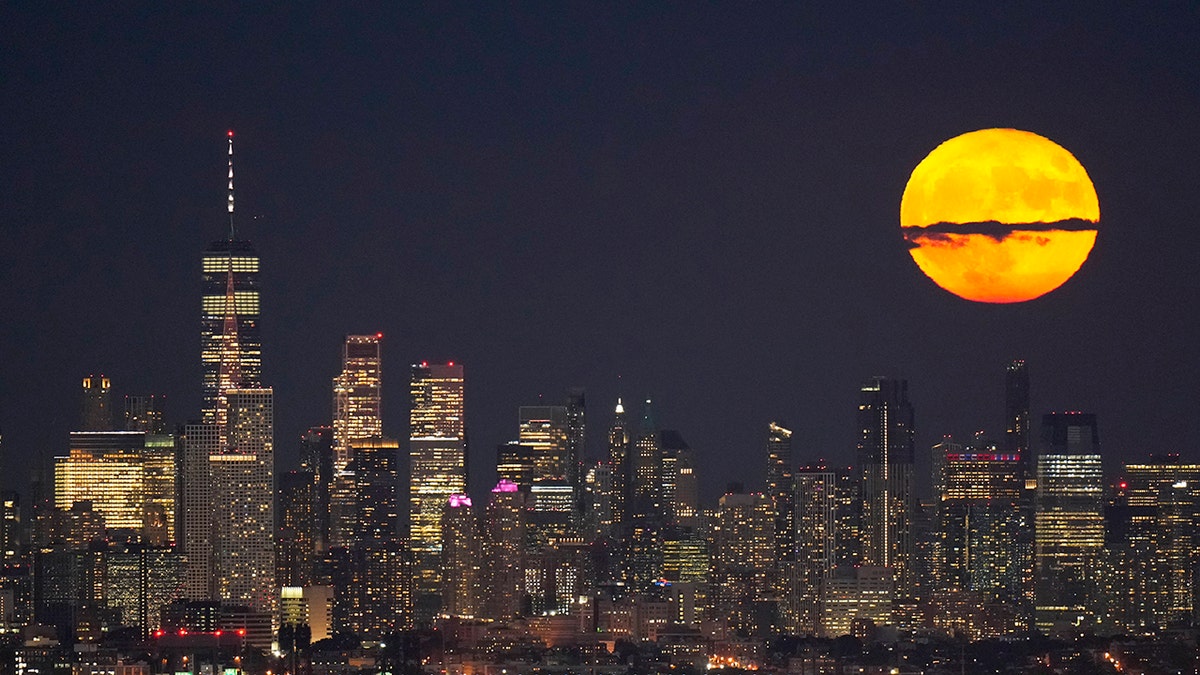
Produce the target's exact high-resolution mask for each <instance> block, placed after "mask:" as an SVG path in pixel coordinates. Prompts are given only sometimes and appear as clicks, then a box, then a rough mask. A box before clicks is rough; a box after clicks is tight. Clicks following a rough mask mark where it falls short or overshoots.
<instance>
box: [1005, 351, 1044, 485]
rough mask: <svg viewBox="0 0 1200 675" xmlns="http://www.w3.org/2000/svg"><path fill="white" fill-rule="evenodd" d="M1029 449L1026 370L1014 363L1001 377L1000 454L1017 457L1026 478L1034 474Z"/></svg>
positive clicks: (1018, 363)
mask: <svg viewBox="0 0 1200 675" xmlns="http://www.w3.org/2000/svg"><path fill="white" fill-rule="evenodd" d="M1031 449H1032V448H1030V447H1029V370H1028V369H1026V367H1025V362H1024V361H1022V360H1020V359H1017V360H1014V361H1011V362H1010V363H1009V364H1008V368H1006V369H1005V373H1004V453H1005V454H1007V455H1019V456H1020V457H1021V466H1022V467H1023V469H1024V472H1025V476H1024V477H1026V478H1033V477H1034V474H1035V473H1036V471H1035V467H1036V462H1034V458H1033V453H1032V452H1030V450H1031Z"/></svg>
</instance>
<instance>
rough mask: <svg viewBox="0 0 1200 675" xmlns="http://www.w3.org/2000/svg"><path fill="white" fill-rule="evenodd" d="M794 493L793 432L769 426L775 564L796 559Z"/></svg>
mask: <svg viewBox="0 0 1200 675" xmlns="http://www.w3.org/2000/svg"><path fill="white" fill-rule="evenodd" d="M795 494H796V493H795V489H794V486H793V485H792V430H791V429H786V428H784V427H782V426H780V425H778V424H776V423H774V422H771V423H770V424H768V425H767V497H769V498H770V499H771V504H772V507H773V508H774V509H775V560H776V561H777V562H784V561H788V560H794V559H795V557H796V552H795V550H796V528H795V525H794V523H795V518H796V514H795Z"/></svg>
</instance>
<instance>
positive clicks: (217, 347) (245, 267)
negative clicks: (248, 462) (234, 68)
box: [200, 132, 262, 437]
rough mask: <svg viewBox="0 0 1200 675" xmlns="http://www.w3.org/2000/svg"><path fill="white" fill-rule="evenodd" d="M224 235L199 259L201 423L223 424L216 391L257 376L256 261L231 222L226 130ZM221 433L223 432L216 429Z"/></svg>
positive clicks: (255, 382)
mask: <svg viewBox="0 0 1200 675" xmlns="http://www.w3.org/2000/svg"><path fill="white" fill-rule="evenodd" d="M228 138H229V152H228V160H229V161H228V165H229V177H228V178H229V186H228V195H227V200H226V202H227V204H226V206H227V210H228V212H229V236H228V238H226V239H222V240H220V241H215V242H213V243H212V244H211V245H209V247H208V249H207V250H206V251H205V252H204V255H203V256H202V258H201V272H202V283H203V296H202V298H201V326H200V361H201V365H202V368H203V373H204V386H203V405H202V408H201V415H202V419H201V421H202V422H204V423H207V424H216V425H218V426H219V427H223V426H224V423H225V420H224V415H225V414H224V413H223V412H222V411H221V409H222V408H223V407H224V406H225V405H227V402H225V401H224V400H223V396H222V392H223V390H224V389H228V388H231V387H245V388H252V387H257V386H259V385H260V383H261V380H262V338H261V337H260V327H259V279H258V275H259V259H258V254H257V253H256V252H255V251H254V247H253V246H252V245H251V244H250V242H249V241H246V240H243V239H238V238H237V232H236V230H235V229H234V225H233V132H229V137H228ZM221 436H222V437H224V433H223V432H222V433H221Z"/></svg>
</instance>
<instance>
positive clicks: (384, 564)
mask: <svg viewBox="0 0 1200 675" xmlns="http://www.w3.org/2000/svg"><path fill="white" fill-rule="evenodd" d="M351 445H352V446H353V447H352V449H351V454H352V455H353V457H354V460H353V461H352V462H351V465H352V466H351V469H352V472H353V474H354V481H355V492H356V494H355V500H354V503H355V504H357V506H358V509H357V517H356V518H355V521H356V524H357V528H358V531H357V533H356V534H355V537H354V540H355V547H357V548H358V549H359V550H360V551H361V560H362V565H363V568H362V574H361V577H360V579H361V581H360V583H359V584H358V586H357V587H356V588H355V589H354V592H356V593H358V594H359V596H360V598H359V602H358V603H357V607H358V609H359V612H360V614H359V616H358V617H356V619H357V622H356V623H357V625H356V626H355V627H356V629H357V631H356V632H358V633H360V634H363V635H365V636H368V637H371V638H374V639H378V638H380V637H383V636H384V635H387V634H388V633H390V632H392V631H396V630H401V629H404V628H407V627H409V626H410V625H411V621H412V607H411V605H410V600H411V596H410V594H409V589H408V587H407V585H406V584H407V583H408V581H409V578H410V575H409V574H408V573H406V572H407V571H408V570H406V569H405V568H406V562H407V557H408V556H407V555H406V553H405V551H404V550H403V547H402V546H401V540H400V534H399V532H398V525H399V517H400V507H399V503H398V501H397V499H398V496H397V481H398V476H397V472H396V465H397V462H398V460H399V457H398V456H397V455H398V453H399V451H400V444H399V443H398V442H397V441H396V440H394V439H391V438H382V437H378V438H361V439H357V440H354V441H352V442H351Z"/></svg>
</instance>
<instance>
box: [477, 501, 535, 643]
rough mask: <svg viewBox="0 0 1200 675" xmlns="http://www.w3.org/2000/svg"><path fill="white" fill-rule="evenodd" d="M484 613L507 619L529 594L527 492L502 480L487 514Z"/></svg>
mask: <svg viewBox="0 0 1200 675" xmlns="http://www.w3.org/2000/svg"><path fill="white" fill-rule="evenodd" d="M480 543H481V547H482V550H483V561H484V565H485V568H484V572H483V579H484V584H483V586H484V588H486V589H487V595H486V596H485V597H484V599H483V601H482V607H483V616H484V617H485V618H489V619H498V620H504V619H509V618H511V617H513V616H516V615H517V614H518V613H520V611H521V604H522V602H523V600H524V596H525V493H523V492H521V491H520V490H519V489H518V488H517V485H516V484H515V483H510V482H508V481H505V480H501V481H500V482H499V483H497V484H496V487H495V488H493V489H492V494H491V499H490V500H489V501H488V505H487V510H486V512H485V514H484V528H483V538H482V541H481V542H480Z"/></svg>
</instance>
